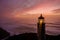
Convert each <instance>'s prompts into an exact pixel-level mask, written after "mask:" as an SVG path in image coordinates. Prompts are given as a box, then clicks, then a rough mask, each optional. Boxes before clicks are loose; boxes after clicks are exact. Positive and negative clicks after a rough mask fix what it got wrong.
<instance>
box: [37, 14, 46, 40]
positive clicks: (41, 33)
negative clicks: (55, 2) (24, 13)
mask: <svg viewBox="0 0 60 40" xmlns="http://www.w3.org/2000/svg"><path fill="white" fill-rule="evenodd" d="M37 35H38V40H45V23H44V17H43V16H42V14H41V16H40V17H39V18H38V23H37Z"/></svg>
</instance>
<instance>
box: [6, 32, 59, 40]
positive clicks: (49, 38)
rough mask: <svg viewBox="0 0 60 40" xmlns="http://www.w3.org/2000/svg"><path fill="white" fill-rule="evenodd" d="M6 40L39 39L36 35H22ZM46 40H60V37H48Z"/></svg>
mask: <svg viewBox="0 0 60 40" xmlns="http://www.w3.org/2000/svg"><path fill="white" fill-rule="evenodd" d="M6 40H38V37H37V34H36V33H24V34H20V35H14V36H11V37H9V38H8V39H6ZM46 40H60V35H58V36H52V35H46Z"/></svg>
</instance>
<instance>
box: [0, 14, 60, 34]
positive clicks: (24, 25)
mask: <svg viewBox="0 0 60 40" xmlns="http://www.w3.org/2000/svg"><path fill="white" fill-rule="evenodd" d="M39 16H40V15H38V14H27V15H20V16H10V17H2V18H1V20H0V27H1V28H3V29H4V30H6V31H8V32H9V33H10V34H11V35H18V34H22V33H30V32H32V33H37V22H38V17H39ZM43 16H44V18H45V19H44V21H45V23H46V27H45V30H46V34H49V35H59V34H60V15H43Z"/></svg>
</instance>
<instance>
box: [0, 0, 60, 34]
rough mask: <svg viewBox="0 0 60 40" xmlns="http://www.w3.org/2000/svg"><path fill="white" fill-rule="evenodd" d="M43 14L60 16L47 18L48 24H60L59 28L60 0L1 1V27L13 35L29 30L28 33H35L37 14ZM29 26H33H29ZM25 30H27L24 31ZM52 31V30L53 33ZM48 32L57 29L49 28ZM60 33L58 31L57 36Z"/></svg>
mask: <svg viewBox="0 0 60 40" xmlns="http://www.w3.org/2000/svg"><path fill="white" fill-rule="evenodd" d="M41 13H43V14H45V15H46V16H47V14H48V15H50V14H51V15H54V14H56V15H59V16H51V15H50V16H48V17H47V18H46V21H47V20H48V22H51V24H54V23H56V24H59V25H58V27H57V28H59V26H60V21H59V20H60V19H59V17H60V0H0V27H2V28H4V29H5V30H7V31H9V32H10V33H11V34H14V33H17V34H18V32H19V33H23V32H25V31H26V32H27V30H28V32H29V31H32V30H33V31H34V32H35V31H36V29H35V28H34V27H35V26H36V25H35V24H36V21H37V17H38V15H37V14H41ZM46 16H45V17H46ZM53 17H54V18H53ZM35 18H36V19H35ZM51 18H52V19H51ZM54 20H55V21H54ZM27 24H31V25H28V26H27ZM21 25H22V27H21ZM23 25H24V26H23ZM49 25H50V24H49ZM17 26H19V27H17ZM26 26H27V27H26ZM54 26H55V25H54ZM24 27H26V28H24ZM21 28H22V29H21ZM20 29H21V30H20ZM23 29H26V30H24V31H23ZM50 29H52V30H53V31H52V30H50ZM47 30H49V31H52V32H55V31H56V30H57V29H56V27H53V28H49V27H48V29H47ZM33 31H32V32H33ZM59 31H60V29H59ZM59 31H58V30H57V31H56V33H55V34H60V32H59ZM53 34H54V33H53Z"/></svg>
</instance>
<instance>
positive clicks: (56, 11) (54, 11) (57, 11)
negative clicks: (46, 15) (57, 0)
mask: <svg viewBox="0 0 60 40" xmlns="http://www.w3.org/2000/svg"><path fill="white" fill-rule="evenodd" d="M52 12H53V13H60V9H55V10H53V11H52Z"/></svg>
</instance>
